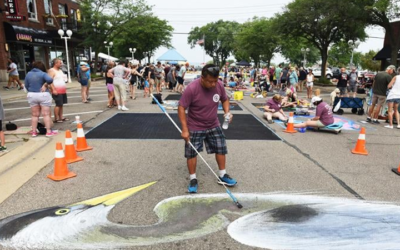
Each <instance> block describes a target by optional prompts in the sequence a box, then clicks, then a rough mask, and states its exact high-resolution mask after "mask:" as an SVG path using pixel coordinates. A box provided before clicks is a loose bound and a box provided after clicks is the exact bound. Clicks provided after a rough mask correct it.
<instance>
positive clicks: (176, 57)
mask: <svg viewBox="0 0 400 250" xmlns="http://www.w3.org/2000/svg"><path fill="white" fill-rule="evenodd" d="M157 61H185V62H186V61H187V60H186V58H184V57H183V56H181V54H179V53H178V52H177V51H176V50H175V49H170V50H168V51H167V52H165V53H164V54H163V55H162V56H160V57H159V58H157Z"/></svg>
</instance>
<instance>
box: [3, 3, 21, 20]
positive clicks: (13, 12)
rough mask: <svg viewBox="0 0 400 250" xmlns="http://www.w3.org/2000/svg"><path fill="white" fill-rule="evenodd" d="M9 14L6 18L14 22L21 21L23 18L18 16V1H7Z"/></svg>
mask: <svg viewBox="0 0 400 250" xmlns="http://www.w3.org/2000/svg"><path fill="white" fill-rule="evenodd" d="M7 7H8V14H6V18H7V19H9V20H13V21H21V20H22V19H23V16H20V15H18V11H19V10H18V1H17V0H7Z"/></svg>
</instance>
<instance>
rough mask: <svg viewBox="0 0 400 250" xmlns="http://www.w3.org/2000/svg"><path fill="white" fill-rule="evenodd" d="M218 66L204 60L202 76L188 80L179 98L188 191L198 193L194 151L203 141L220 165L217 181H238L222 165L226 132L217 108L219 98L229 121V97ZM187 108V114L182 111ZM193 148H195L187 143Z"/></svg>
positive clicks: (230, 115) (230, 182) (231, 184)
mask: <svg viewBox="0 0 400 250" xmlns="http://www.w3.org/2000/svg"><path fill="white" fill-rule="evenodd" d="M219 71H220V69H219V67H217V66H215V65H214V64H207V65H205V66H204V67H203V69H202V72H201V77H200V78H199V79H196V80H194V81H193V82H192V83H190V84H189V85H188V86H187V88H186V89H185V92H184V93H183V94H182V97H181V99H180V101H179V107H178V116H179V120H180V122H181V126H182V133H181V136H182V138H183V139H184V140H185V141H186V142H187V143H186V144H185V157H186V159H187V167H188V170H189V174H190V183H189V186H188V191H189V193H197V189H198V181H197V177H196V165H197V152H196V150H197V151H198V152H201V151H203V143H205V145H206V149H207V153H208V154H215V159H216V161H217V164H218V168H219V180H218V183H219V184H221V185H226V186H235V185H236V184H237V181H236V180H235V179H233V178H231V177H230V176H229V175H228V174H227V173H226V169H225V165H226V154H227V153H228V150H227V146H226V140H225V135H224V133H223V131H222V129H221V125H220V122H219V120H218V116H217V111H218V104H219V102H221V103H222V108H223V110H224V113H225V114H224V117H225V118H227V117H228V118H229V122H231V121H232V117H233V116H232V114H230V113H229V99H228V97H227V95H226V92H225V89H224V85H223V83H222V82H221V81H219V80H218V76H219ZM186 110H188V113H187V115H186V113H185V111H186ZM189 140H190V142H191V143H192V144H193V146H194V147H195V148H196V150H194V149H193V148H192V147H191V146H190V144H189V143H188V142H189Z"/></svg>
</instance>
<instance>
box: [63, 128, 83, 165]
mask: <svg viewBox="0 0 400 250" xmlns="http://www.w3.org/2000/svg"><path fill="white" fill-rule="evenodd" d="M65 160H66V161H67V163H74V162H77V161H82V160H83V158H82V157H79V156H78V155H77V154H76V149H75V146H74V141H73V140H72V136H71V131H69V130H67V131H65Z"/></svg>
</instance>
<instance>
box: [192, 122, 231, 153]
mask: <svg viewBox="0 0 400 250" xmlns="http://www.w3.org/2000/svg"><path fill="white" fill-rule="evenodd" d="M189 133H190V142H191V143H192V144H193V146H194V147H195V148H196V149H197V151H198V152H202V151H203V143H204V142H205V144H206V149H207V154H219V155H226V154H227V153H228V149H227V147H226V140H225V135H224V133H223V132H222V129H221V127H216V128H213V129H207V130H201V131H190V132H189ZM196 156H197V153H196V151H194V149H193V148H192V146H190V145H189V143H185V157H186V158H188V159H190V158H194V157H196Z"/></svg>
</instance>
